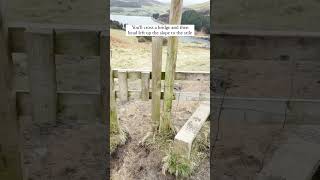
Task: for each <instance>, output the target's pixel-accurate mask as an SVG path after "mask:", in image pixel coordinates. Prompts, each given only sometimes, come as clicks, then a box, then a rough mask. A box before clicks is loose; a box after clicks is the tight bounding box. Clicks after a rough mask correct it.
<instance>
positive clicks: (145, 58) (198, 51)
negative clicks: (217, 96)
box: [110, 29, 210, 71]
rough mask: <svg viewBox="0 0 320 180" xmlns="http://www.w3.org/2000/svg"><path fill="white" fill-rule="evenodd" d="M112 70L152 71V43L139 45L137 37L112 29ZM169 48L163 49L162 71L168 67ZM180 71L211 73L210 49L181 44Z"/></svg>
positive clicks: (198, 45) (178, 62) (179, 54)
mask: <svg viewBox="0 0 320 180" xmlns="http://www.w3.org/2000/svg"><path fill="white" fill-rule="evenodd" d="M110 35H111V51H112V52H111V53H112V56H111V65H112V68H124V69H141V70H151V65H152V59H151V55H152V52H151V51H152V49H151V42H145V43H138V40H137V38H136V37H128V36H126V35H125V31H121V30H115V29H111V31H110ZM166 54H167V48H166V46H164V47H163V52H162V69H163V70H164V69H165V65H166ZM177 70H178V71H209V70H210V49H207V48H202V47H201V44H195V43H179V51H178V59H177Z"/></svg>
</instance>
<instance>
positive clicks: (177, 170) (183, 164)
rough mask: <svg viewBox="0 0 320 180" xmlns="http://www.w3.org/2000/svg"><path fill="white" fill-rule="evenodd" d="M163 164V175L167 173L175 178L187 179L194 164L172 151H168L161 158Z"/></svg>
mask: <svg viewBox="0 0 320 180" xmlns="http://www.w3.org/2000/svg"><path fill="white" fill-rule="evenodd" d="M163 163H164V164H163V166H162V171H163V173H164V174H165V173H166V172H169V173H170V174H173V175H175V176H176V177H188V176H190V175H191V173H192V171H193V168H194V163H193V162H192V161H191V160H190V159H188V158H186V157H184V156H181V155H180V154H177V153H175V152H174V151H173V150H170V151H169V152H168V153H167V155H166V156H165V157H164V158H163Z"/></svg>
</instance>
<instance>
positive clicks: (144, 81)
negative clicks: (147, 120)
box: [141, 71, 150, 101]
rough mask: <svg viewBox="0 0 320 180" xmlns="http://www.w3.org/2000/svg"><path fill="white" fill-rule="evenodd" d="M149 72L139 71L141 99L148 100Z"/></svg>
mask: <svg viewBox="0 0 320 180" xmlns="http://www.w3.org/2000/svg"><path fill="white" fill-rule="evenodd" d="M149 87H150V72H149V71H147V72H146V71H144V72H141V99H142V100H143V101H149Z"/></svg>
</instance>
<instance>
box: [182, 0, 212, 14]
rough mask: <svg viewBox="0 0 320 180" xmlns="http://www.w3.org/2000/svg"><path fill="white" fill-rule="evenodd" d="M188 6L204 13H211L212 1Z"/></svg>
mask: <svg viewBox="0 0 320 180" xmlns="http://www.w3.org/2000/svg"><path fill="white" fill-rule="evenodd" d="M186 8H187V9H193V10H196V11H198V12H200V13H201V14H204V15H210V1H207V2H204V3H200V4H194V5H190V6H187V7H186Z"/></svg>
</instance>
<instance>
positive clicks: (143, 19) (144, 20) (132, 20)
mask: <svg viewBox="0 0 320 180" xmlns="http://www.w3.org/2000/svg"><path fill="white" fill-rule="evenodd" d="M110 19H111V20H112V21H118V22H120V23H122V24H132V25H158V24H159V25H161V24H160V23H158V22H155V21H154V20H153V19H152V18H151V17H147V16H125V15H112V14H111V15H110ZM179 39H180V40H181V41H182V42H184V43H201V44H204V47H206V48H210V41H209V40H207V39H203V38H198V37H179Z"/></svg>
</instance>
